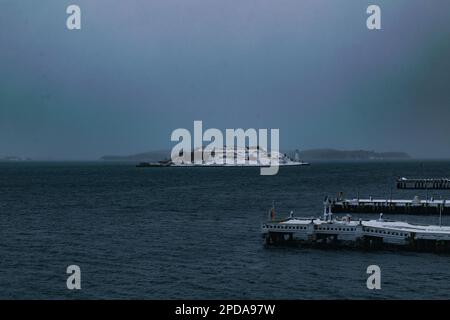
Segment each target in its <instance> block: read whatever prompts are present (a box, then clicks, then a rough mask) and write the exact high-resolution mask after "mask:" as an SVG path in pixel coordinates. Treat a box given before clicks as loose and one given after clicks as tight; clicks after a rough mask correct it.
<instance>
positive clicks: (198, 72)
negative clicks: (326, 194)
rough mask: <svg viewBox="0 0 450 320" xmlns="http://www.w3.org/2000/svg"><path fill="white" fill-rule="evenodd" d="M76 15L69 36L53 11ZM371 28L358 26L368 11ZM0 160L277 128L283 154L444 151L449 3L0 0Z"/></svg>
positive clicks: (449, 99) (81, 154)
mask: <svg viewBox="0 0 450 320" xmlns="http://www.w3.org/2000/svg"><path fill="white" fill-rule="evenodd" d="M72 3H76V4H78V5H80V7H81V9H82V30H80V31H68V30H67V29H66V27H65V20H66V13H65V9H66V7H67V6H68V5H69V4H72ZM372 3H373V4H378V5H380V6H381V9H382V30H380V31H369V30H367V28H366V26H365V21H366V18H367V15H366V13H365V11H366V8H367V6H368V5H369V4H372ZM0 6H1V10H0V43H1V47H0V49H1V50H0V155H7V154H17V155H25V156H31V157H37V158H39V157H40V158H97V157H99V156H101V155H103V154H111V153H125V154H126V153H133V152H139V151H145V150H150V149H162V148H170V147H171V146H172V144H171V142H170V133H171V132H172V130H173V129H175V128H178V127H187V128H191V127H192V123H193V121H194V120H203V121H204V126H205V127H218V128H221V129H224V128H236V127H246V128H247V127H254V128H263V127H269V128H280V135H281V146H282V148H314V147H336V148H364V149H377V150H380V151H383V150H404V151H407V152H410V153H412V154H413V155H416V156H439V157H444V156H445V157H449V156H450V138H449V137H450V126H449V125H448V122H449V120H450V90H449V89H450V88H449V83H450V81H449V80H450V79H449V77H450V76H449V75H450V63H449V57H450V44H449V43H450V2H448V1H446V0H434V1H420V0H416V1H415V0H409V1H408V0H403V1H360V0H348V1H333V0H327V1H325V0H322V1H320V0H319V1H317V0H314V1H313V0H308V1H305V0H284V1H273V0H239V1H224V0H220V1H219V0H213V1H211V0H208V1H207V0H168V1H144V0H140V1H137V0H135V1H119V0H96V1H86V0H83V1H82V0H79V1H70V2H69V1H56V0H54V1H50V0H46V1H39V2H37V1H12V0H6V1H5V0H3V1H2V2H1V4H0Z"/></svg>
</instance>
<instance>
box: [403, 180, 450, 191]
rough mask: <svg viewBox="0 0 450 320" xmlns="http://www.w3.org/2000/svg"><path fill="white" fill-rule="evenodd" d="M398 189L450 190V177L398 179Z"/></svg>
mask: <svg viewBox="0 0 450 320" xmlns="http://www.w3.org/2000/svg"><path fill="white" fill-rule="evenodd" d="M397 189H415V190H450V179H448V178H440V179H407V178H400V179H397Z"/></svg>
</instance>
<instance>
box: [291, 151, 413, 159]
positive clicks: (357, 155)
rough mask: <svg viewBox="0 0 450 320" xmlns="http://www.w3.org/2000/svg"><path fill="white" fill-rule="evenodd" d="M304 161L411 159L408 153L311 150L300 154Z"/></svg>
mask: <svg viewBox="0 0 450 320" xmlns="http://www.w3.org/2000/svg"><path fill="white" fill-rule="evenodd" d="M298 156H299V157H300V159H302V160H397V159H411V156H410V155H409V154H407V153H406V152H375V151H367V150H336V149H310V150H303V151H299V152H298Z"/></svg>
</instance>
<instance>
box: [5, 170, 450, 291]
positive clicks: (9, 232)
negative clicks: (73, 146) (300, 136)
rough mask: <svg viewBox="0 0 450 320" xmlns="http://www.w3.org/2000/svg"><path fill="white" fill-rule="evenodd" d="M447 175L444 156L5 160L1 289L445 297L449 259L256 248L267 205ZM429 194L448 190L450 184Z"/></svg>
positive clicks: (283, 206)
mask: <svg viewBox="0 0 450 320" xmlns="http://www.w3.org/2000/svg"><path fill="white" fill-rule="evenodd" d="M449 172H450V162H437V161H436V162H431V161H427V162H424V163H423V165H421V164H420V162H418V161H406V162H362V163H361V162H353V163H352V162H347V163H313V164H312V165H311V166H310V167H290V168H287V167H284V168H281V169H280V172H279V174H278V175H276V176H260V175H259V170H258V169H256V168H135V167H134V165H133V164H126V163H120V164H117V163H99V162H95V163H82V162H78V163H71V162H60V163H38V162H27V163H25V162H24V163H0V298H2V299H18V298H20V299H91V298H100V299H118V298H124V299H138V298H139V299H175V298H184V299H197V298H199V299H373V298H382V299H422V298H427V299H448V298H450V281H449V279H450V255H445V254H440V255H438V254H429V253H413V252H390V251H377V252H364V251H357V250H346V249H340V250H318V249H304V248H281V247H277V248H265V247H264V246H263V240H262V238H261V235H260V224H261V222H262V221H263V220H264V219H265V218H266V216H267V212H268V210H269V208H270V207H271V204H272V201H275V205H276V211H277V214H278V215H281V216H283V215H288V214H289V212H290V211H291V210H294V212H295V214H296V215H302V216H303V215H306V216H312V215H313V216H319V215H321V213H322V201H323V198H324V196H325V195H330V196H335V195H336V193H337V192H339V191H343V192H344V193H345V194H346V196H349V197H356V195H357V194H359V195H360V197H369V196H373V197H383V198H385V197H390V196H391V193H392V196H393V198H412V197H413V196H414V195H416V194H417V195H419V196H421V197H423V198H425V197H426V194H425V191H399V190H396V189H395V178H396V177H397V176H409V177H413V176H419V177H420V176H433V177H443V176H448V175H449ZM432 195H433V196H434V197H435V198H436V197H440V196H442V197H443V198H447V199H450V192H449V191H441V192H437V191H430V192H429V194H428V196H432ZM355 216H356V215H354V217H355ZM360 216H361V217H369V216H368V215H360ZM390 218H395V219H399V220H407V221H410V222H425V223H438V217H434V216H433V217H424V216H395V217H394V216H390ZM443 222H444V224H447V225H450V217H445V218H444V219H443ZM72 264H76V265H78V266H80V268H81V286H82V289H81V290H79V291H77V290H75V291H70V290H68V289H67V288H66V279H67V276H68V275H67V274H66V268H67V266H69V265H72ZM372 264H376V265H379V266H380V268H381V282H382V283H381V287H382V288H381V290H368V289H367V288H366V279H367V276H368V275H367V274H366V268H367V266H369V265H372Z"/></svg>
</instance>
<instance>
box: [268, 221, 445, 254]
mask: <svg viewBox="0 0 450 320" xmlns="http://www.w3.org/2000/svg"><path fill="white" fill-rule="evenodd" d="M331 217H332V215H331V214H330V216H329V218H324V219H320V218H298V217H290V218H288V219H285V220H279V221H267V222H265V223H263V224H262V226H261V232H262V236H263V238H264V239H265V242H266V245H277V244H300V245H307V246H317V247H326V248H327V247H338V246H344V247H355V248H364V249H392V248H396V249H404V250H413V251H427V252H450V227H447V226H445V227H444V226H442V227H441V226H428V225H415V224H410V223H406V222H400V221H390V220H385V219H383V218H380V219H378V220H358V221H352V220H351V218H350V217H344V219H342V220H336V219H332V218H331Z"/></svg>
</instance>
